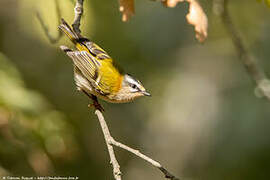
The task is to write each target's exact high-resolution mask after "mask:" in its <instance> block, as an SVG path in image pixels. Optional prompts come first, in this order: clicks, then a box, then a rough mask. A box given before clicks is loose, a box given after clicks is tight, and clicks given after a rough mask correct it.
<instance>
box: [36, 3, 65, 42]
mask: <svg viewBox="0 0 270 180" xmlns="http://www.w3.org/2000/svg"><path fill="white" fill-rule="evenodd" d="M55 8H56V14H57V20H58V22H60V18H61V12H60V7H59V2H58V0H55ZM36 16H37V19H38V21H39V22H40V25H41V27H42V29H43V31H44V32H45V35H46V36H47V38H48V39H49V41H50V42H51V43H52V44H54V43H57V42H58V41H59V39H60V38H61V37H62V36H63V33H61V32H60V31H57V32H58V34H57V36H56V37H53V36H52V35H51V34H50V32H49V29H48V27H47V25H45V23H44V20H43V19H42V17H41V15H40V13H39V12H38V11H37V12H36Z"/></svg>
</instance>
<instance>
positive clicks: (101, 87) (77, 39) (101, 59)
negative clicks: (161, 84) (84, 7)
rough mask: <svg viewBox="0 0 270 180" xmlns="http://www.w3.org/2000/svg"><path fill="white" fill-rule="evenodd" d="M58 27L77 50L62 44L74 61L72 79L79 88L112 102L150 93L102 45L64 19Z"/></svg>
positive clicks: (126, 100) (120, 101)
mask: <svg viewBox="0 0 270 180" xmlns="http://www.w3.org/2000/svg"><path fill="white" fill-rule="evenodd" d="M59 29H60V30H61V31H62V32H64V33H65V34H66V35H67V36H68V37H69V39H70V40H71V41H72V42H73V43H74V44H75V46H76V48H77V49H78V50H77V51H74V50H71V49H69V48H67V47H66V46H61V49H62V50H63V51H64V52H66V54H67V55H68V56H69V57H70V58H71V59H72V61H73V63H74V79H75V82H76V85H77V87H78V89H79V90H82V91H83V92H85V93H86V94H87V95H89V96H90V95H91V97H92V95H94V96H97V97H100V98H102V99H104V100H106V101H109V102H113V103H123V102H129V101H132V100H133V99H135V98H137V97H140V96H149V95H150V94H149V93H147V92H146V91H145V88H144V87H143V86H142V84H141V83H140V82H139V81H138V80H136V79H135V78H133V77H131V76H130V75H128V74H124V73H123V71H122V70H121V68H120V67H119V66H118V65H117V64H116V63H115V62H114V61H113V59H112V58H111V57H110V56H109V55H108V54H107V53H106V52H105V51H104V50H103V49H102V48H100V47H99V46H98V45H96V44H95V43H93V42H91V41H90V40H88V39H87V38H84V37H82V36H81V35H80V34H77V33H75V32H74V31H73V29H72V28H71V27H70V26H69V25H68V24H67V23H66V22H65V21H64V20H63V19H62V24H61V25H60V26H59Z"/></svg>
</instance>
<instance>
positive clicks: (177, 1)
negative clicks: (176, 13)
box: [162, 0, 184, 8]
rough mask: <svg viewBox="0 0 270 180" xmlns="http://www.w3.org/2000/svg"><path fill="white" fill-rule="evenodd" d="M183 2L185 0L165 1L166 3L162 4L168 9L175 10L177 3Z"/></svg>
mask: <svg viewBox="0 0 270 180" xmlns="http://www.w3.org/2000/svg"><path fill="white" fill-rule="evenodd" d="M183 1H184V0H165V1H162V3H163V5H164V6H166V7H170V8H173V7H175V6H176V5H177V3H179V2H183Z"/></svg>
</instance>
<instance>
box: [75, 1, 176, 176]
mask: <svg viewBox="0 0 270 180" xmlns="http://www.w3.org/2000/svg"><path fill="white" fill-rule="evenodd" d="M74 12H75V17H74V22H73V24H72V27H73V30H74V31H75V32H76V33H77V34H80V32H81V31H80V21H81V16H82V14H83V0H77V2H76V6H75V8H74ZM95 114H96V115H97V117H98V120H99V123H100V126H101V129H102V132H103V135H104V139H105V142H106V145H107V149H108V152H109V156H110V163H111V165H112V167H113V175H114V178H115V180H121V171H120V165H119V163H118V161H117V159H116V157H115V153H114V149H113V145H114V146H117V147H119V148H122V149H124V150H126V151H129V152H131V153H133V154H135V155H136V156H138V157H140V158H142V159H144V160H145V161H147V162H149V163H150V164H152V165H153V166H154V167H156V168H158V169H159V170H160V171H161V172H162V173H163V174H164V175H165V177H166V178H168V179H171V180H179V179H178V178H176V177H175V176H174V175H172V174H171V173H170V172H169V171H167V170H166V169H165V168H164V167H162V166H161V164H160V163H159V162H157V161H155V160H153V159H151V158H150V157H148V156H146V155H144V154H142V153H140V151H138V150H135V149H133V148H130V147H129V146H127V145H124V144H122V143H120V142H117V141H115V140H114V138H113V137H112V136H111V134H110V131H109V128H108V125H107V123H106V121H105V119H104V117H103V114H102V113H101V111H100V110H98V109H96V110H95Z"/></svg>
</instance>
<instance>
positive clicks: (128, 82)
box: [118, 74, 151, 102]
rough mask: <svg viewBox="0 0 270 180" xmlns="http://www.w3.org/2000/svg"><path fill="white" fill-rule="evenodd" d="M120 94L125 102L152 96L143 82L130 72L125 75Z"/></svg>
mask: <svg viewBox="0 0 270 180" xmlns="http://www.w3.org/2000/svg"><path fill="white" fill-rule="evenodd" d="M118 95H119V99H121V100H122V101H124V102H129V101H132V100H134V99H135V98H138V97H141V96H151V95H150V93H148V92H147V91H146V90H145V88H144V87H143V85H142V83H141V82H140V81H138V80H137V79H135V78H134V77H132V76H131V75H129V74H125V75H124V77H123V81H122V86H121V89H120V90H119V92H118Z"/></svg>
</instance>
